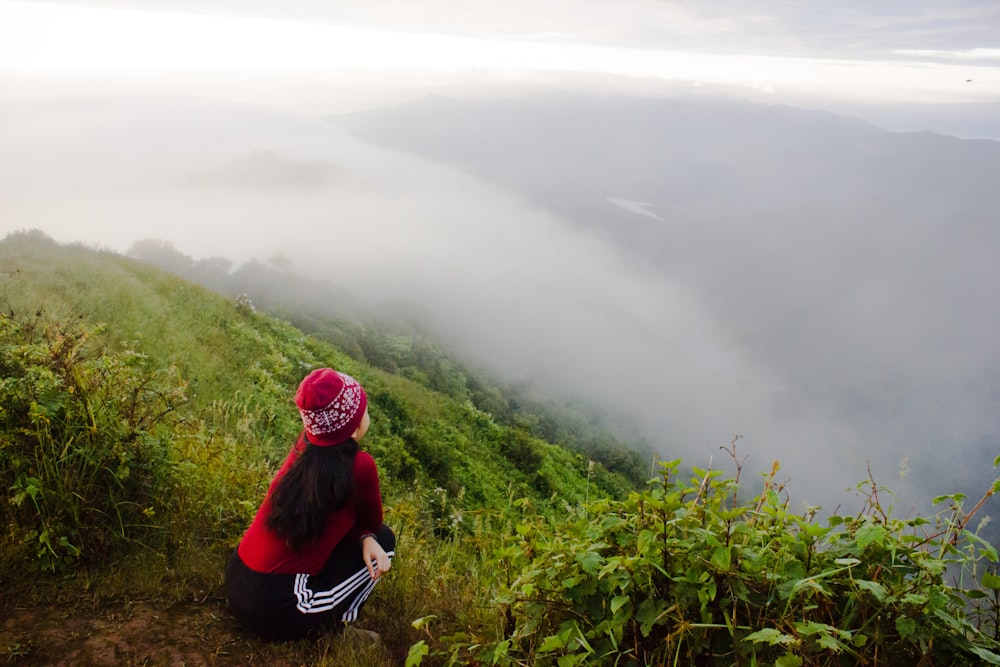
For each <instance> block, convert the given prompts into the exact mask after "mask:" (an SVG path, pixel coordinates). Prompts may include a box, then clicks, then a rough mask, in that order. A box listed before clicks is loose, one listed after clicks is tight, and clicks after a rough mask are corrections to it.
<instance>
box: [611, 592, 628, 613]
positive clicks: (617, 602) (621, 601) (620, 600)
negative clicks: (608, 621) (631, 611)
mask: <svg viewBox="0 0 1000 667" xmlns="http://www.w3.org/2000/svg"><path fill="white" fill-rule="evenodd" d="M630 601H631V600H630V598H629V597H628V596H627V595H616V596H615V597H613V598H611V613H612V614H616V613H618V610H619V609H621V608H622V607H624V606H625V605H627V604H628V603H629V602H630Z"/></svg>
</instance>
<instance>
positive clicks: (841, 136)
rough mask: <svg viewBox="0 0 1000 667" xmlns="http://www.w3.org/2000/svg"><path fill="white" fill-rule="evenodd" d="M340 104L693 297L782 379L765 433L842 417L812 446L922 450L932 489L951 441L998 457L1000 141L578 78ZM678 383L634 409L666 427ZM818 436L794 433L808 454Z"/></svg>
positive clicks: (680, 375) (657, 308)
mask: <svg viewBox="0 0 1000 667" xmlns="http://www.w3.org/2000/svg"><path fill="white" fill-rule="evenodd" d="M328 120H329V121H330V122H332V123H334V124H335V125H337V126H338V127H340V128H343V129H346V130H347V131H349V132H351V133H353V134H354V135H355V136H357V137H359V138H361V139H363V140H365V141H367V142H370V143H372V144H375V145H377V146H380V147H383V148H387V149H391V150H395V151H400V152H406V153H413V154H417V155H420V156H423V157H427V158H431V159H433V160H435V161H438V162H441V163H444V164H447V165H450V166H452V167H455V168H458V169H461V170H463V171H466V172H469V173H472V174H475V175H477V176H479V177H481V178H484V179H487V180H488V181H490V182H491V183H494V184H499V185H502V186H503V187H506V188H509V189H511V190H513V191H516V192H517V193H518V194H520V195H521V196H524V197H527V198H528V199H529V200H530V201H531V202H532V203H534V204H535V205H537V206H539V207H542V208H544V209H546V210H547V211H550V212H552V213H554V214H555V215H557V216H558V217H559V218H560V219H562V220H564V221H565V222H567V223H568V224H570V225H574V226H576V227H577V228H578V229H579V230H580V231H582V232H584V233H586V234H589V235H593V236H594V237H597V238H599V239H601V240H602V241H603V242H606V243H608V244H610V245H611V246H612V247H613V248H614V249H615V250H616V251H618V252H620V253H622V255H623V256H624V257H626V258H628V261H630V262H632V263H633V266H635V267H641V270H643V271H645V272H647V273H648V275H650V276H653V277H656V278H659V279H663V280H665V281H668V282H669V283H670V284H671V285H675V286H677V288H678V289H680V290H683V291H684V292H685V293H687V294H690V295H691V296H692V298H693V299H694V300H695V302H696V303H697V305H698V307H699V309H700V312H702V313H704V314H705V315H706V316H707V318H708V319H709V320H710V321H711V322H712V323H713V324H714V326H715V329H716V330H718V331H724V332H725V334H726V337H727V341H728V344H729V345H731V347H732V349H735V350H737V351H738V352H737V355H738V358H744V359H749V360H752V362H753V363H754V364H757V365H758V369H757V370H744V371H743V373H744V374H745V375H746V376H747V377H748V378H753V377H761V378H763V377H769V378H771V380H770V383H771V387H772V388H773V394H768V393H766V392H763V393H762V396H765V397H766V398H765V399H764V402H765V404H766V405H765V406H763V407H762V408H761V409H758V410H757V412H758V413H761V412H763V411H764V410H766V411H773V414H774V417H773V418H769V419H768V420H767V424H766V428H765V427H764V426H762V425H758V426H757V430H758V432H760V431H761V430H764V431H765V432H769V431H770V429H772V428H779V429H780V426H779V425H780V424H782V423H783V422H784V421H785V420H788V419H792V418H794V417H796V416H799V415H807V414H810V412H811V411H813V412H815V413H820V414H822V417H820V418H818V419H817V421H816V423H812V424H810V425H809V426H806V427H804V430H805V432H806V433H809V434H810V435H807V436H804V437H806V438H810V437H812V436H813V434H814V435H815V441H814V442H811V447H813V448H814V449H811V450H810V451H817V452H819V451H822V452H825V453H826V454H827V455H830V456H832V457H833V459H834V460H835V461H836V462H837V464H838V465H840V464H842V463H844V464H848V465H849V466H850V467H852V468H858V467H861V466H863V465H864V463H863V462H864V460H865V459H866V458H867V459H868V460H869V461H870V460H871V459H872V458H876V459H881V460H883V464H882V465H883V466H884V468H890V469H891V468H896V467H897V466H899V465H904V467H905V466H909V467H910V470H911V471H912V472H911V475H910V477H909V478H908V480H907V481H906V482H905V484H910V483H912V484H914V485H915V486H917V487H919V486H921V485H922V484H924V483H925V482H926V483H930V484H933V485H935V488H943V487H945V486H947V484H946V482H945V481H943V480H940V479H939V475H940V471H941V470H942V469H948V467H947V466H942V465H941V463H943V462H944V460H945V458H946V457H945V456H944V454H943V452H942V450H941V443H943V442H947V443H949V448H950V449H951V450H952V451H961V452H976V453H975V454H974V456H975V460H976V461H979V462H980V464H982V465H986V466H988V462H989V461H991V460H992V459H991V457H990V456H989V455H988V454H989V452H991V451H993V450H994V449H995V448H996V447H1000V415H998V413H997V411H996V403H995V396H996V391H997V387H1000V350H998V348H997V346H996V345H995V344H993V343H992V342H989V341H987V340H986V339H985V338H984V337H983V336H982V335H981V333H980V332H984V331H995V330H997V329H998V328H1000V306H998V304H1000V265H998V264H997V262H996V261H995V258H996V257H997V255H998V253H1000V217H998V211H1000V188H997V187H996V175H997V174H1000V142H997V141H991V140H965V139H958V138H955V137H951V136H945V135H940V134H934V133H930V132H890V131H888V130H884V129H880V128H879V127H876V126H875V125H872V124H870V123H867V122H864V121H861V120H858V119H855V118H852V117H848V116H842V115H837V114H833V113H829V112H825V111H815V110H805V109H797V108H792V107H787V106H770V105H765V104H759V103H750V102H741V101H733V100H723V99H708V98H693V97H692V98H662V99H651V98H637V97H626V96H612V95H608V96H599V95H586V94H575V93H574V94H571V93H544V94H535V95H525V96H522V97H518V98H510V99H492V100H471V99H463V100H457V99H447V98H444V97H430V98H426V99H423V100H421V101H418V102H414V103H411V104H407V105H401V106H398V107H395V108H391V109H382V110H374V111H366V112H358V113H354V114H347V115H341V116H336V117H330V118H328ZM612 200H617V201H619V202H633V203H635V202H638V203H641V204H642V207H641V209H642V211H645V212H646V213H648V215H646V214H641V213H639V212H638V211H637V210H636V208H635V207H634V206H632V210H629V207H627V206H624V207H623V206H621V205H619V204H616V203H615V202H614V201H612ZM601 279H602V276H601V267H594V280H595V281H599V280H601ZM668 301H669V298H668V297H666V296H665V297H664V299H663V303H662V304H661V303H660V302H658V301H656V300H650V301H648V302H647V303H644V304H642V306H641V307H642V312H644V313H647V314H649V313H654V314H656V317H653V318H652V319H653V320H657V318H658V321H659V322H660V329H658V330H657V331H659V332H663V333H662V336H663V338H664V339H667V340H669V339H670V335H671V332H673V331H676V330H683V326H684V323H683V322H682V321H679V320H678V316H677V313H676V312H674V311H672V310H671V309H670V307H669V305H666V304H667V303H668ZM663 349H667V350H671V349H673V348H670V347H666V348H665V345H664V343H662V342H661V343H658V344H657V345H654V346H652V347H651V348H650V349H649V350H648V351H645V353H644V355H641V353H640V352H639V351H638V350H637V356H645V358H647V359H650V360H655V359H657V358H658V357H660V356H662V352H661V351H662V350H663ZM678 355H680V356H681V358H682V359H683V350H681V351H679V352H678ZM621 372H622V373H624V374H627V376H628V377H630V378H637V377H638V376H640V375H642V376H647V375H648V376H649V378H647V381H646V382H645V383H644V385H643V386H656V384H655V383H656V381H657V378H660V377H662V378H676V379H675V380H673V381H674V382H676V383H679V384H682V385H683V386H691V387H695V388H696V389H695V391H699V392H700V393H698V394H697V395H699V396H701V395H704V399H703V400H702V401H701V402H702V403H711V404H713V405H716V403H714V400H715V397H716V392H715V391H714V390H713V389H712V388H711V387H703V386H699V385H698V382H699V379H700V378H701V377H702V375H703V373H702V371H701V369H695V372H685V371H684V370H679V366H678V364H677V363H676V361H675V362H674V363H672V364H669V365H668V366H665V367H660V366H657V365H656V363H655V362H651V363H642V364H638V363H637V364H636V365H634V366H631V367H629V368H622V369H621ZM733 376H734V377H739V376H740V371H739V370H735V371H733ZM748 381H749V382H751V383H752V380H748ZM667 386H668V387H672V386H673V384H670V383H669V381H668V384H667ZM767 391H771V390H770V389H769V390H767ZM657 393H658V392H646V393H644V394H642V395H640V396H638V397H634V400H632V401H631V404H632V405H634V404H635V403H636V402H637V401H646V402H647V403H649V404H650V405H649V406H648V407H647V408H646V414H647V415H648V421H649V422H650V423H652V424H653V425H654V428H657V429H664V428H667V426H666V425H667V424H669V423H671V422H670V420H669V419H667V418H665V417H664V416H663V415H664V411H663V410H662V408H661V407H660V406H659V405H657V404H656V401H657V398H658V396H657ZM740 405H741V403H740V402H739V401H736V402H735V403H733V400H729V401H721V402H719V403H718V404H717V407H718V412H719V414H721V415H726V414H727V413H728V412H729V411H735V410H738V408H739V406H740ZM668 411H669V410H668ZM657 420H660V421H657ZM807 421H808V420H807ZM661 424H662V425H661ZM802 438H803V436H802V435H799V436H798V437H793V438H790V439H789V440H788V441H784V440H783V438H779V440H781V442H780V443H778V444H777V447H778V449H779V451H780V452H786V453H785V454H784V455H785V456H789V454H787V452H789V451H791V452H794V454H795V455H798V454H800V453H801V452H800V450H799V446H798V445H796V444H792V443H794V442H797V441H801V440H802ZM834 452H836V453H835V454H834ZM978 465H979V464H975V465H973V466H972V467H973V468H976V467H977V466H978ZM950 483H951V485H952V486H954V485H955V483H954V480H951V481H950Z"/></svg>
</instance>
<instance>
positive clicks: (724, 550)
mask: <svg viewBox="0 0 1000 667" xmlns="http://www.w3.org/2000/svg"><path fill="white" fill-rule="evenodd" d="M731 562H732V549H730V548H729V547H719V548H718V549H716V550H715V551H713V552H712V565H714V566H715V567H717V568H718V569H720V570H723V571H728V570H729V565H730V563H731Z"/></svg>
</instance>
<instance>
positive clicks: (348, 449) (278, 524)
mask: <svg viewBox="0 0 1000 667" xmlns="http://www.w3.org/2000/svg"><path fill="white" fill-rule="evenodd" d="M302 437H303V439H304V440H305V442H306V446H305V449H304V450H303V451H302V453H300V454H299V456H298V458H296V459H295V461H294V462H293V463H292V465H291V467H290V468H289V469H288V471H287V472H285V474H284V476H283V477H282V478H281V479H280V480H278V483H277V484H276V485H275V487H274V491H272V492H271V513H270V514H269V515H268V517H267V526H268V528H270V529H271V530H273V531H274V532H275V533H277V534H278V536H279V537H282V538H284V540H285V542H287V543H288V546H289V547H291V548H292V549H294V550H298V549H301V548H302V547H304V546H306V545H308V544H309V543H310V542H313V541H314V540H316V539H318V538H319V536H320V535H321V534H322V533H323V527H324V526H325V525H326V520H327V518H328V517H329V515H330V512H332V511H333V510H336V509H340V508H341V507H343V506H344V503H346V502H347V498H348V496H350V495H351V493H352V492H353V491H354V456H355V454H357V453H358V443H357V442H355V441H354V440H353V439H351V440H347V441H346V442H342V443H340V444H339V445H334V446H332V447H317V446H316V445H314V444H312V443H311V442H309V438H308V437H306V436H305V434H303V436H302Z"/></svg>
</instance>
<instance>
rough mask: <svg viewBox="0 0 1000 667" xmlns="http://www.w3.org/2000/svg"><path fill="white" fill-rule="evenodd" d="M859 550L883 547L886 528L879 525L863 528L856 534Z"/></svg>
mask: <svg viewBox="0 0 1000 667" xmlns="http://www.w3.org/2000/svg"><path fill="white" fill-rule="evenodd" d="M856 537H857V541H858V548H859V549H861V550H864V549H866V548H867V547H868V546H869V545H872V544H874V545H876V546H880V547H881V546H882V544H883V541H884V540H885V528H883V527H882V526H877V525H867V526H862V527H861V528H859V529H858V532H857V534H856Z"/></svg>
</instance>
